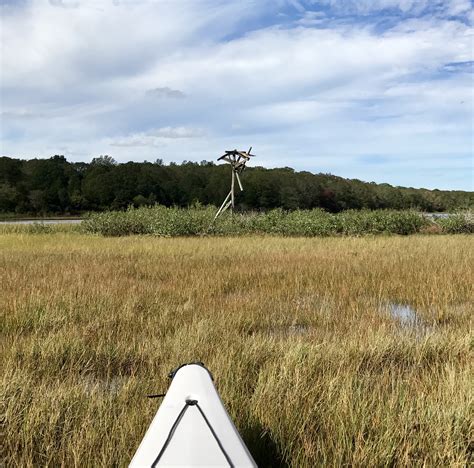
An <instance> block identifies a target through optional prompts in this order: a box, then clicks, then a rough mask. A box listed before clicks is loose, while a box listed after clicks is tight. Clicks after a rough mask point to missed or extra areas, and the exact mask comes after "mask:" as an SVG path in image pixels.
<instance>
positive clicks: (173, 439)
mask: <svg viewBox="0 0 474 468" xmlns="http://www.w3.org/2000/svg"><path fill="white" fill-rule="evenodd" d="M155 466H157V467H164V466H189V467H192V466H201V467H213V466H219V467H220V466H222V467H224V466H227V467H228V466H231V467H256V466H257V465H256V463H255V461H254V460H253V458H252V456H251V455H250V453H249V451H248V449H247V447H246V446H245V444H244V442H243V441H242V439H241V437H240V434H239V433H238V431H237V429H236V428H235V425H234V423H233V422H232V420H231V419H230V417H229V415H228V414H227V411H226V410H225V408H224V405H223V403H222V400H221V398H220V396H219V394H218V393H217V391H216V389H215V387H214V384H213V382H212V377H211V375H210V373H209V371H208V370H207V369H206V368H205V367H204V366H203V365H201V364H198V363H196V364H194V363H193V364H188V365H184V366H181V367H180V368H178V369H177V371H175V373H174V376H173V380H172V382H171V385H170V388H169V389H168V392H167V393H166V395H165V397H164V399H163V402H162V404H161V406H160V408H159V409H158V411H157V413H156V415H155V417H154V418H153V421H152V422H151V424H150V427H149V428H148V430H147V432H146V434H145V437H144V438H143V440H142V442H141V444H140V446H139V447H138V450H137V452H136V454H135V456H134V457H133V459H132V461H131V463H130V467H132V468H138V467H155Z"/></svg>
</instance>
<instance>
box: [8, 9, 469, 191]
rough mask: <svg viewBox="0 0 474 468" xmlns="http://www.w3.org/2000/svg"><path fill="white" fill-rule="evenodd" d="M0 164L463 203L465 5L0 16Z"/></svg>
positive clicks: (98, 11) (466, 143) (12, 11)
mask: <svg viewBox="0 0 474 468" xmlns="http://www.w3.org/2000/svg"><path fill="white" fill-rule="evenodd" d="M0 5H1V6H0V8H1V23H0V28H1V29H0V34H1V47H2V50H1V55H0V61H1V75H0V86H1V116H0V130H1V140H0V153H1V154H2V155H7V156H12V157H22V158H32V157H49V156H51V155H54V154H64V155H65V156H66V157H67V158H68V159H69V160H74V161H90V159H91V158H92V157H96V156H98V155H101V154H108V155H111V156H112V157H114V158H115V159H116V160H118V161H128V160H134V161H143V160H148V161H153V160H155V159H157V158H161V159H163V160H165V161H167V162H169V161H177V162H179V161H183V160H193V161H201V160H203V159H206V160H215V159H216V158H217V157H218V156H219V155H220V154H221V153H222V151H223V150H225V149H233V148H248V147H249V146H253V147H254V152H255V153H256V154H257V158H256V159H255V160H252V163H253V164H258V165H263V166H266V167H278V166H291V167H294V168H295V169H297V170H309V171H312V172H330V173H333V174H336V175H340V176H343V177H350V178H359V179H362V180H367V181H376V182H388V183H390V184H393V185H402V186H413V187H427V188H440V189H464V190H474V182H473V172H474V168H473V133H474V131H473V122H474V121H473V114H474V112H473V106H474V97H473V60H474V59H473V30H472V20H473V18H474V15H473V10H472V4H471V2H470V0H431V1H430V0H306V1H303V0H272V1H270V0H236V1H234V0H226V1H216V0H183V1H180V0H162V1H158V0H157V1H142V0H134V1H132V0H115V1H105V0H103V1H102V0H90V1H85V0H84V1H81V0H62V1H61V0H50V1H49V2H48V1H46V0H45V1H42V0H33V1H28V0H17V1H15V0H3V1H2V0H0Z"/></svg>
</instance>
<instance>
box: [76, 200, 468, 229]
mask: <svg viewBox="0 0 474 468" xmlns="http://www.w3.org/2000/svg"><path fill="white" fill-rule="evenodd" d="M215 212H216V208H215V207H213V206H208V207H203V206H200V205H196V206H194V207H192V208H176V207H172V208H167V207H164V206H159V205H156V206H153V207H139V208H133V207H130V208H129V209H128V210H126V211H122V212H119V211H109V212H104V213H93V214H90V215H89V216H88V217H87V218H86V220H85V221H84V222H83V226H82V228H83V229H84V230H85V231H86V232H93V233H99V234H102V235H105V236H124V235H131V234H149V235H154V236H160V237H171V236H196V235H215V236H239V235H245V234H271V235H280V236H301V237H314V236H331V235H347V236H360V235H366V234H400V235H407V234H413V233H416V232H420V231H421V230H422V229H423V228H425V227H426V226H427V225H429V224H430V221H429V220H428V219H426V218H425V217H424V216H423V215H421V214H420V213H417V212H415V211H393V210H375V211H369V210H360V211H356V210H351V211H344V212H341V213H337V214H332V213H328V212H326V211H323V210H321V209H314V210H296V211H284V210H282V209H275V210H271V211H268V212H266V213H258V212H248V213H231V212H229V211H228V212H226V213H224V214H223V215H222V216H220V217H219V218H218V219H217V220H215V221H213V219H214V215H215ZM463 219H464V218H463ZM456 222H457V223H458V224H459V225H460V222H458V221H456ZM453 223H454V221H453ZM458 224H456V226H458ZM446 232H448V231H446ZM449 232H466V230H465V229H464V230H459V229H458V230H454V229H452V230H451V231H449Z"/></svg>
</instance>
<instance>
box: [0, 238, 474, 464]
mask: <svg viewBox="0 0 474 468" xmlns="http://www.w3.org/2000/svg"><path fill="white" fill-rule="evenodd" d="M473 247H474V243H473V238H472V237H469V236H462V235H458V236H414V237H403V238H402V237H377V238H368V237H366V238H344V239H342V238H316V239H299V238H296V239H283V238H277V237H264V238H261V237H260V238H259V237H239V238H178V239H157V238H149V237H124V238H112V239H111V238H102V237H94V236H87V235H81V234H78V233H75V234H72V233H61V232H58V233H53V234H38V235H28V234H18V233H16V234H15V233H11V234H3V235H0V274H1V283H0V284H1V294H0V308H1V310H2V313H3V317H2V321H3V324H2V330H3V340H2V342H3V345H4V349H3V352H2V361H3V362H2V368H3V375H4V377H3V382H2V400H3V402H4V418H5V423H6V424H5V428H6V429H5V438H4V440H5V443H4V454H5V458H4V464H5V466H32V465H35V466H38V465H44V466H60V465H62V466H125V465H126V464H127V463H128V462H129V460H130V458H131V456H132V455H133V453H134V451H135V449H136V448H137V446H138V443H139V442H140V440H141V438H142V437H143V435H144V432H145V430H146V428H147V427H148V425H149V423H150V421H151V419H152V417H153V415H154V413H155V412H156V410H157V407H158V404H159V402H158V401H157V400H149V399H147V398H146V397H145V395H146V394H148V393H160V392H161V391H164V390H166V388H167V385H168V383H167V379H166V374H167V372H168V371H169V370H170V369H172V368H174V367H176V366H177V365H178V364H180V363H183V362H188V361H195V360H202V361H203V362H204V363H205V364H206V365H207V366H208V367H209V368H210V370H211V371H212V372H213V374H214V376H215V379H216V385H217V388H218V390H219V392H220V394H221V395H222V397H223V400H224V402H225V403H226V406H227V408H228V410H229V412H230V414H231V416H232V417H233V418H234V420H235V421H236V424H237V426H238V428H239V430H240V432H241V434H242V435H243V437H244V439H245V441H246V443H247V445H248V446H249V449H250V451H251V452H252V453H253V455H254V457H255V458H256V459H257V461H258V462H259V463H260V465H261V466H278V465H279V464H281V465H285V464H288V465H292V466H316V465H319V466H321V465H325V466H341V465H352V466H385V465H387V466H408V465H409V466H448V465H449V466H466V465H468V464H469V463H472V461H473V458H472V457H473V443H472V440H473V437H472V436H473V424H472V384H471V380H472V376H473V374H472V370H473V369H472V345H473V341H472V336H473V334H472V324H473V323H472V313H473V286H472V285H473V282H472V278H473V277H474V272H473V266H474V248H473ZM390 303H399V304H407V305H411V306H412V307H413V308H415V309H416V310H417V311H418V312H419V314H420V317H421V319H422V320H423V323H424V326H422V327H418V326H417V327H414V328H413V329H411V328H410V327H407V326H404V325H403V324H401V323H398V322H397V320H396V319H395V318H393V317H391V316H390V314H389V313H388V312H387V311H386V310H385V309H386V307H387V306H388V305H389V304H390Z"/></svg>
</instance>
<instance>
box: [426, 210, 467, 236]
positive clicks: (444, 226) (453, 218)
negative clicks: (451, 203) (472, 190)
mask: <svg viewBox="0 0 474 468" xmlns="http://www.w3.org/2000/svg"><path fill="white" fill-rule="evenodd" d="M435 223H436V224H437V225H438V226H440V227H441V230H442V232H443V233H444V234H473V233H474V216H473V213H456V214H453V215H450V216H448V217H447V218H437V219H435Z"/></svg>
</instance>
